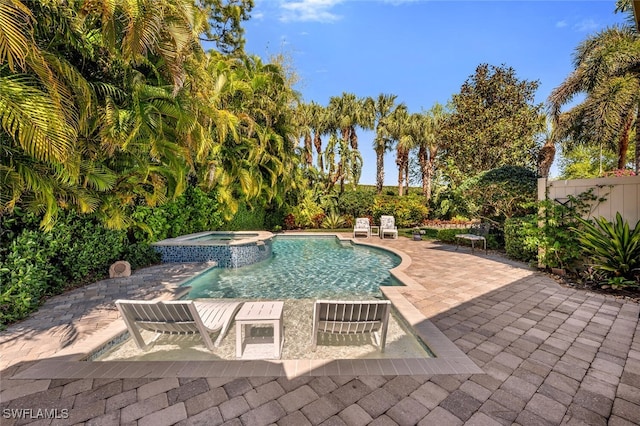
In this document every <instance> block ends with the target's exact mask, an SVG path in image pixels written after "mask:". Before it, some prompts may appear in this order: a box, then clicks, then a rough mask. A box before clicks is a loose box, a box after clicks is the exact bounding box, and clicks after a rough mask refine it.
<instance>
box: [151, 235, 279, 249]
mask: <svg viewBox="0 0 640 426" xmlns="http://www.w3.org/2000/svg"><path fill="white" fill-rule="evenodd" d="M230 233H233V234H236V235H246V236H249V237H248V238H243V239H241V240H228V241H227V242H224V243H219V244H215V245H216V246H243V245H248V244H256V243H259V242H260V241H266V240H269V239H271V238H273V237H274V236H275V235H276V234H273V233H272V232H269V231H205V232H196V233H194V234H188V235H182V236H180V237H175V238H166V239H164V240H161V241H156V242H155V243H151V245H152V246H184V245H188V246H208V245H212V244H211V243H210V242H208V241H190V240H191V239H193V238H198V237H204V236H206V235H222V234H230ZM185 243H186V244H185Z"/></svg>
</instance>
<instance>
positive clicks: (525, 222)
mask: <svg viewBox="0 0 640 426" xmlns="http://www.w3.org/2000/svg"><path fill="white" fill-rule="evenodd" d="M539 232H540V231H539V229H538V217H537V215H528V216H523V217H512V218H509V219H507V220H505V222H504V248H505V251H506V252H507V256H509V257H511V258H512V259H516V260H521V261H523V262H535V261H536V260H537V259H538V245H537V238H538V233H539Z"/></svg>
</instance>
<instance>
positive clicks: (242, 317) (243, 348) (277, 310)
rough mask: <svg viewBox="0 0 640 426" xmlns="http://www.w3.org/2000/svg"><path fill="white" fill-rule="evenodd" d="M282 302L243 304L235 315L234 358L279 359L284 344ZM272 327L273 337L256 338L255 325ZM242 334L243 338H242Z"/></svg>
mask: <svg viewBox="0 0 640 426" xmlns="http://www.w3.org/2000/svg"><path fill="white" fill-rule="evenodd" d="M283 307H284V302H270V301H268V302H245V303H244V304H243V305H242V308H241V309H240V311H239V312H238V314H237V315H236V318H235V320H236V358H240V359H279V358H280V355H281V353H282V345H283V343H284V323H283V321H282V308H283ZM259 324H267V325H270V326H271V327H273V336H268V335H265V336H256V335H253V334H254V333H252V332H251V329H252V328H253V326H255V325H259ZM243 334H244V336H243Z"/></svg>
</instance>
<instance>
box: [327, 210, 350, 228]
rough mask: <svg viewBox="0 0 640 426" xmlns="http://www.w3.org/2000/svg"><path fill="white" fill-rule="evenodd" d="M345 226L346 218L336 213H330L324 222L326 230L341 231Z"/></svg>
mask: <svg viewBox="0 0 640 426" xmlns="http://www.w3.org/2000/svg"><path fill="white" fill-rule="evenodd" d="M344 224H345V219H344V216H342V215H341V214H339V213H338V212H335V211H331V212H329V214H328V215H326V217H324V220H323V221H322V227H323V228H324V229H340V228H341V227H342V226H343V225H344Z"/></svg>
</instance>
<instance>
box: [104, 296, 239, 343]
mask: <svg viewBox="0 0 640 426" xmlns="http://www.w3.org/2000/svg"><path fill="white" fill-rule="evenodd" d="M116 306H117V307H118V310H119V311H120V314H121V315H122V319H123V320H124V322H125V324H126V325H127V329H129V333H130V334H131V336H132V337H133V340H134V341H135V342H136V344H137V345H138V347H139V348H140V349H143V350H145V349H146V348H147V344H146V343H145V342H144V339H143V338H142V335H141V334H140V330H138V328H141V329H144V330H149V331H155V332H156V333H169V334H194V333H200V335H201V336H202V340H204V343H205V345H206V346H207V349H209V350H211V351H212V350H213V349H214V347H217V346H220V342H222V338H223V337H224V336H225V334H226V333H227V331H228V330H229V326H230V325H231V321H232V320H233V317H234V316H235V313H236V312H237V311H238V309H240V306H242V302H235V301H234V302H231V301H229V302H226V301H211V302H194V301H193V300H172V301H147V300H142V301H141V300H117V301H116ZM215 332H219V334H218V338H217V339H216V341H215V344H214V343H213V342H212V341H211V337H210V336H209V334H210V333H215Z"/></svg>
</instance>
